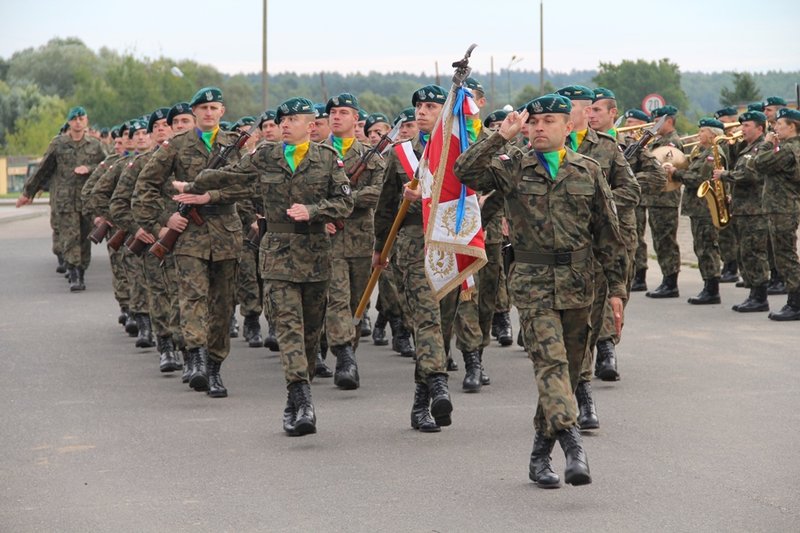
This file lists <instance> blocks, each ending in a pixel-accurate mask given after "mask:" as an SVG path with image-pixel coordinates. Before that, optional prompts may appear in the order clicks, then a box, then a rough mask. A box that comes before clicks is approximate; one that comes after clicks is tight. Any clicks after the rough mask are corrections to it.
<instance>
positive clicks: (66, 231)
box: [56, 211, 94, 270]
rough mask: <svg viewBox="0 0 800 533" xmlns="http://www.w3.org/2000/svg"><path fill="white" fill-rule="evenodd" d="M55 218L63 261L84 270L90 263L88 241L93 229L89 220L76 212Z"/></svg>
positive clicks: (61, 214)
mask: <svg viewBox="0 0 800 533" xmlns="http://www.w3.org/2000/svg"><path fill="white" fill-rule="evenodd" d="M56 216H57V217H58V223H57V226H58V227H59V228H60V232H59V235H60V237H61V251H62V253H63V254H64V261H65V262H66V263H67V264H69V265H72V266H76V267H79V268H82V269H84V270H86V269H87V268H89V263H90V262H91V261H92V241H90V240H89V239H88V237H89V233H91V232H92V230H93V229H94V225H93V224H92V221H91V219H90V218H89V217H87V216H83V215H82V214H80V213H79V212H77V211H69V212H66V213H57V215H56Z"/></svg>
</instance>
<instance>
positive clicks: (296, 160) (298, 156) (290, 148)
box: [283, 141, 311, 172]
mask: <svg viewBox="0 0 800 533" xmlns="http://www.w3.org/2000/svg"><path fill="white" fill-rule="evenodd" d="M310 145H311V142H310V141H306V142H304V143H300V144H286V143H283V157H284V158H286V162H287V163H288V164H289V168H291V169H292V172H294V171H295V170H296V169H297V167H298V166H300V163H301V162H302V161H303V158H305V156H306V154H307V153H308V147H309V146H310Z"/></svg>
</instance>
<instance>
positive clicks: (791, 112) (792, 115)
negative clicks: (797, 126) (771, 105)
mask: <svg viewBox="0 0 800 533" xmlns="http://www.w3.org/2000/svg"><path fill="white" fill-rule="evenodd" d="M777 118H788V119H789V120H800V111H798V110H797V109H789V108H788V107H782V108H780V109H778V115H777Z"/></svg>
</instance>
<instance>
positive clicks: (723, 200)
mask: <svg viewBox="0 0 800 533" xmlns="http://www.w3.org/2000/svg"><path fill="white" fill-rule="evenodd" d="M731 137H732V136H731ZM724 140H728V137H726V136H725V135H719V136H718V137H716V138H715V139H714V144H713V145H712V146H711V150H712V151H713V153H714V170H724V168H725V167H724V166H723V165H722V158H721V157H720V155H719V143H720V142H721V141H724ZM697 197H698V198H705V199H706V202H707V203H708V210H709V211H710V212H711V222H712V223H713V224H714V226H715V227H716V228H717V229H722V228H724V227H726V226H727V225H728V224H730V222H731V215H730V210H729V209H728V195H727V194H725V185H724V184H723V183H722V180H721V179H719V180H715V179H710V180H706V181H704V182H703V183H701V184H700V187H698V189H697Z"/></svg>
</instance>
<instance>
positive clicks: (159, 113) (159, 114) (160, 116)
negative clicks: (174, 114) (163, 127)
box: [147, 107, 169, 133]
mask: <svg viewBox="0 0 800 533" xmlns="http://www.w3.org/2000/svg"><path fill="white" fill-rule="evenodd" d="M168 114H169V108H168V107H159V108H158V109H156V110H155V111H153V113H152V114H151V115H150V118H149V119H148V120H147V133H153V125H154V124H155V123H156V122H158V121H159V120H164V119H166V118H167V115H168Z"/></svg>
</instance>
